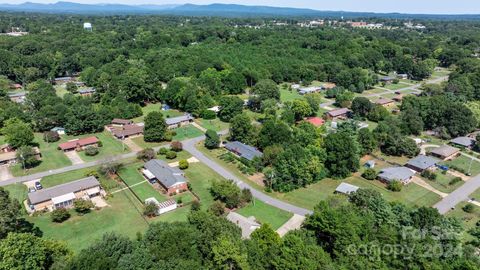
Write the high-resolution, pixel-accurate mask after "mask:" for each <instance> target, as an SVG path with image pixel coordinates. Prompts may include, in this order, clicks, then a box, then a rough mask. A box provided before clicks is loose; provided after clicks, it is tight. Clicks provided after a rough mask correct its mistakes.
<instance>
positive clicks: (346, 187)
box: [335, 182, 359, 194]
mask: <svg viewBox="0 0 480 270" xmlns="http://www.w3.org/2000/svg"><path fill="white" fill-rule="evenodd" d="M358 189H359V187H357V186H354V185H350V184H349V183H344V182H343V183H341V184H340V185H338V187H337V188H336V189H335V192H338V193H343V194H350V193H352V192H356V191H357V190H358Z"/></svg>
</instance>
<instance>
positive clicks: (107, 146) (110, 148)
mask: <svg viewBox="0 0 480 270" xmlns="http://www.w3.org/2000/svg"><path fill="white" fill-rule="evenodd" d="M86 136H87V137H88V136H91V135H86ZM95 136H96V137H97V138H98V139H99V140H100V141H101V142H102V147H99V148H98V150H99V152H98V154H97V155H95V156H87V155H86V154H85V151H80V152H78V155H79V156H80V157H81V158H82V159H83V161H86V162H88V161H93V160H99V159H104V158H106V157H109V156H115V155H120V154H125V153H128V152H130V149H129V148H128V146H126V145H123V144H122V142H121V141H119V140H117V139H115V138H114V137H113V136H112V134H110V132H108V131H104V132H102V133H96V134H95ZM82 137H85V136H80V137H79V138H82Z"/></svg>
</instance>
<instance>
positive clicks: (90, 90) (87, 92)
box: [77, 87, 97, 97]
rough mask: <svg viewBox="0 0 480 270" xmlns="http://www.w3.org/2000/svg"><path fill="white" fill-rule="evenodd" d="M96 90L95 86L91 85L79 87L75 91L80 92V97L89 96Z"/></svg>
mask: <svg viewBox="0 0 480 270" xmlns="http://www.w3.org/2000/svg"><path fill="white" fill-rule="evenodd" d="M96 91H97V90H95V88H93V87H89V88H85V89H80V90H78V91H77V92H78V93H79V94H80V96H82V97H89V96H92V95H93V94H95V92H96Z"/></svg>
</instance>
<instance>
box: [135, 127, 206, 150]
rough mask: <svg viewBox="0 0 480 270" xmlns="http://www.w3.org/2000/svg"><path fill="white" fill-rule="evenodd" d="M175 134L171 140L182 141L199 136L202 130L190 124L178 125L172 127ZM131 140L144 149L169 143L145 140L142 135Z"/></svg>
mask: <svg viewBox="0 0 480 270" xmlns="http://www.w3.org/2000/svg"><path fill="white" fill-rule="evenodd" d="M174 131H175V133H176V135H175V136H173V139H172V140H173V141H183V140H186V139H191V138H195V137H199V136H202V135H203V132H202V131H201V130H199V129H198V128H196V127H194V126H192V125H186V126H183V127H179V128H176V129H174ZM132 140H133V142H134V143H135V144H136V145H138V146H139V147H141V148H143V149H145V148H153V147H157V146H161V145H165V144H169V142H167V141H164V142H146V141H144V140H143V136H138V137H135V138H132Z"/></svg>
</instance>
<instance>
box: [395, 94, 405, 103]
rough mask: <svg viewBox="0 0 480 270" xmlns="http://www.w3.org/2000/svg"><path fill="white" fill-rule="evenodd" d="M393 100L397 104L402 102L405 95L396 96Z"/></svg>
mask: <svg viewBox="0 0 480 270" xmlns="http://www.w3.org/2000/svg"><path fill="white" fill-rule="evenodd" d="M393 100H394V101H396V102H402V100H403V95H402V94H398V95H396V96H394V97H393Z"/></svg>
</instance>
